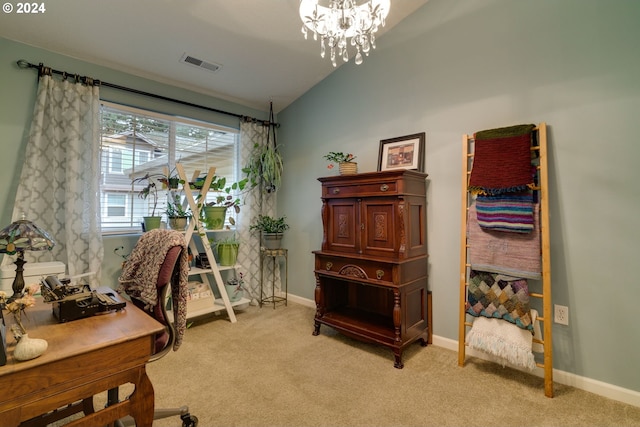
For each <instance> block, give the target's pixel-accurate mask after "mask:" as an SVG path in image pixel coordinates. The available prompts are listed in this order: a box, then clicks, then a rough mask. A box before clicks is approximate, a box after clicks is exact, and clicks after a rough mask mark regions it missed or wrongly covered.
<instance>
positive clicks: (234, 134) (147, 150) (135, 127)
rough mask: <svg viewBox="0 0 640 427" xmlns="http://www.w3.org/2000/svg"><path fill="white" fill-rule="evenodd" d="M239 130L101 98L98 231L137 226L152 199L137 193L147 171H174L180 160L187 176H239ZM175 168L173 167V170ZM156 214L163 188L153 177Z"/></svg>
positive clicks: (135, 228) (162, 201)
mask: <svg viewBox="0 0 640 427" xmlns="http://www.w3.org/2000/svg"><path fill="white" fill-rule="evenodd" d="M239 139H240V137H239V133H238V131H237V130H236V129H230V128H226V127H223V126H218V125H215V124H211V123H205V122H201V121H196V120H192V119H187V118H180V117H172V116H167V115H162V114H157V113H153V112H149V111H144V110H140V109H135V108H130V107H125V106H121V105H117V104H112V103H107V102H103V103H102V105H101V134H100V143H101V153H102V154H101V164H102V168H101V173H102V176H101V190H100V191H101V199H100V203H101V222H102V231H103V232H108V231H140V230H141V228H140V223H141V222H142V217H143V216H148V215H151V211H152V210H153V203H152V201H151V200H150V199H142V198H140V197H138V193H139V191H140V189H141V188H142V187H143V185H140V184H136V185H134V184H132V181H133V180H134V179H135V178H138V177H142V176H144V175H146V174H150V175H153V174H164V173H166V171H173V170H174V167H175V162H176V161H179V162H180V163H181V164H182V165H183V166H184V169H185V173H187V175H188V176H187V178H188V179H191V178H192V176H191V174H193V173H194V172H195V171H196V170H199V171H200V172H201V175H205V174H206V173H207V171H208V170H209V167H211V166H215V168H216V175H218V176H224V177H226V178H227V181H228V182H235V181H237V180H238V174H239V170H240V168H239V167H238V152H239ZM176 174H177V173H176ZM158 196H159V197H158V204H157V206H156V208H155V214H156V215H164V212H165V207H166V200H167V194H166V191H164V190H163V189H162V186H161V184H159V183H158Z"/></svg>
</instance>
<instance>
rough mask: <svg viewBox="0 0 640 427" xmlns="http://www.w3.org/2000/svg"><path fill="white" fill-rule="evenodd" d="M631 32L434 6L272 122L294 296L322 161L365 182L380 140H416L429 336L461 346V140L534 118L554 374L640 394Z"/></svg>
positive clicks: (590, 16)
mask: <svg viewBox="0 0 640 427" xmlns="http://www.w3.org/2000/svg"><path fill="white" fill-rule="evenodd" d="M391 13H393V5H392V8H391ZM638 22H640V2H638V1H636V0H609V1H605V0H535V1H534V0H520V1H514V0H465V1H451V0H430V1H429V2H428V3H426V4H425V6H423V7H422V8H421V9H420V10H418V11H417V12H416V13H415V14H413V15H412V16H410V17H408V18H407V19H405V20H404V21H403V22H402V23H400V24H399V25H398V26H397V27H395V28H394V29H393V30H392V31H391V32H390V33H388V34H386V35H384V36H382V37H380V38H379V39H378V43H377V44H378V47H377V49H376V50H375V51H373V53H372V54H371V55H370V56H369V57H367V58H365V60H364V63H363V64H362V65H359V66H356V65H354V64H353V63H349V64H346V65H344V66H342V67H340V68H339V69H338V70H337V71H336V72H335V73H333V74H332V75H331V76H329V77H328V78H327V79H325V80H324V81H322V82H321V83H320V84H318V85H317V86H316V87H314V88H313V89H311V90H310V91H308V92H307V93H306V94H305V95H304V96H302V97H301V98H299V99H298V100H297V101H296V102H295V103H293V104H292V105H290V106H289V107H288V108H286V109H285V110H284V111H282V112H281V113H280V114H279V121H280V122H281V123H283V126H282V127H281V129H280V131H279V142H280V143H281V144H282V146H283V149H284V158H285V162H286V169H287V170H286V173H287V175H286V176H287V177H290V178H289V179H286V181H285V185H283V188H282V191H281V192H280V193H279V199H278V202H279V209H278V210H279V213H280V214H286V215H287V217H288V218H289V219H290V222H291V231H290V232H289V233H288V234H287V236H286V239H287V241H286V246H287V247H289V248H295V251H290V252H289V265H290V266H289V276H290V278H294V280H291V279H290V281H289V289H290V292H291V293H293V294H295V295H298V296H302V297H305V298H308V299H310V300H313V290H314V286H315V281H314V276H313V273H312V272H313V257H312V255H311V251H313V250H316V249H319V247H320V243H321V237H322V236H321V233H322V227H321V223H320V206H321V202H320V184H319V182H318V181H317V180H316V178H317V177H319V176H323V175H328V174H331V173H335V172H330V171H328V170H327V169H326V162H325V161H324V160H323V158H322V156H323V155H324V154H326V153H327V152H329V151H349V152H352V153H354V154H356V155H357V156H358V162H359V170H360V171H361V172H366V171H374V170H376V167H377V161H378V149H379V141H380V140H381V139H387V138H392V137H396V136H401V135H408V134H412V133H416V132H422V131H424V132H426V150H425V151H426V168H425V169H426V172H427V173H428V174H429V178H430V184H429V190H428V209H427V224H428V236H429V237H428V245H429V274H430V278H429V286H430V289H431V290H432V291H433V304H434V313H433V315H434V325H433V327H434V333H435V334H436V335H437V336H439V337H442V338H444V339H450V340H456V341H457V339H458V335H457V328H458V298H459V290H458V286H459V239H460V210H461V205H460V203H461V196H460V194H461V183H462V178H461V176H462V175H461V174H462V171H461V155H462V143H461V139H462V135H463V134H465V133H473V132H475V131H478V130H483V129H489V128H494V127H501V126H509V125H513V124H520V123H539V122H546V123H547V125H548V126H549V128H548V131H549V141H548V142H549V148H550V159H549V167H550V177H549V178H550V184H551V185H550V197H551V200H550V209H551V230H550V231H551V236H552V237H551V256H552V274H551V276H552V286H553V293H552V294H553V302H554V303H557V304H562V305H567V306H568V307H569V318H570V319H569V320H570V324H569V326H568V327H567V326H561V325H554V327H553V350H554V361H555V363H554V367H555V368H557V369H560V370H563V371H565V372H569V373H574V374H577V375H579V376H584V377H587V378H591V379H594V380H598V381H602V382H605V383H610V384H614V385H617V386H620V387H623V388H627V389H631V390H636V391H640V370H639V369H638V368H637V360H638V355H639V354H640V332H639V331H640V329H638V328H637V326H636V325H634V324H633V322H634V320H633V319H634V313H636V312H637V310H636V308H635V306H636V304H637V303H638V301H640V286H638V283H637V280H636V271H635V267H636V266H637V265H638V261H639V260H640V250H639V249H638V242H640V226H638V220H637V218H638V211H639V208H640V191H639V190H638V182H640V168H638V167H637V163H638V161H639V159H640V144H638V143H637V141H636V137H637V134H638V128H637V127H636V126H637V123H638V114H639V112H640V83H639V80H638V78H639V76H640V55H638V47H637V42H638V40H640V26H639V25H638ZM320 60H321V59H320V58H318V61H320ZM291 177H295V179H291ZM452 363H454V362H453V361H452Z"/></svg>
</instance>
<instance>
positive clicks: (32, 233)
mask: <svg viewBox="0 0 640 427" xmlns="http://www.w3.org/2000/svg"><path fill="white" fill-rule="evenodd" d="M55 244H56V242H55V240H53V237H51V236H50V235H49V233H47V232H46V231H44V230H43V229H41V228H40V227H38V226H37V225H36V224H34V223H33V222H31V221H29V220H27V219H25V218H24V215H23V217H22V219H20V220H18V221H15V222H12V223H11V224H9V225H8V226H6V227H5V228H3V229H2V231H0V253H6V254H9V255H14V254H15V253H16V252H24V251H44V250H51V249H53V247H54V246H55Z"/></svg>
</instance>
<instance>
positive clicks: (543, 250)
mask: <svg viewBox="0 0 640 427" xmlns="http://www.w3.org/2000/svg"><path fill="white" fill-rule="evenodd" d="M524 126H526V125H522V126H514V127H510V128H500V129H493V130H490V131H484V132H486V133H480V132H479V133H477V134H476V135H466V134H465V135H463V136H462V209H461V211H462V212H461V237H460V318H459V338H458V365H459V366H464V364H465V357H466V354H465V353H466V347H468V346H470V341H471V339H470V338H469V336H470V335H472V334H471V333H470V332H472V331H473V329H474V322H475V321H476V320H478V319H482V320H480V321H479V322H478V324H477V326H476V327H477V328H478V330H479V331H480V329H479V328H480V325H481V324H482V325H484V326H482V327H483V328H487V325H491V326H489V327H490V328H495V329H500V328H503V327H506V328H510V331H511V332H510V333H513V329H515V330H516V332H517V333H519V336H525V337H526V336H528V334H531V336H532V338H529V340H530V342H531V343H532V345H533V346H534V347H537V348H541V349H542V351H541V353H543V357H542V362H537V361H535V360H534V358H533V355H532V354H529V355H528V357H529V360H530V365H531V366H530V368H531V367H533V368H535V367H538V368H541V369H543V372H544V392H545V396H547V397H553V350H552V339H551V327H552V324H551V321H552V306H551V263H550V244H549V193H548V189H549V183H548V176H547V127H546V124H545V123H540V124H538V125H537V126H534V125H530V127H528V128H527V129H528V130H529V132H530V134H527V135H530V136H528V138H529V140H530V143H529V144H527V147H528V148H524V150H525V151H526V152H525V153H524V154H522V150H521V153H520V154H516V156H520V159H521V160H522V156H521V155H524V156H526V155H528V156H529V158H528V159H529V160H526V158H525V161H530V162H531V165H532V166H531V169H530V170H531V172H532V175H533V181H532V184H528V186H527V188H528V189H529V190H531V191H532V192H533V193H532V194H533V197H532V199H531V200H533V203H532V206H531V220H530V221H528V219H525V220H522V221H520V220H518V221H514V222H515V224H514V223H512V222H511V221H512V219H509V220H507V221H506V222H505V220H504V218H503V217H502V215H501V214H500V213H496V212H495V209H496V208H495V207H494V205H489V206H487V205H483V204H482V203H484V201H485V200H486V199H487V197H485V198H481V197H480V198H478V199H477V200H476V196H477V194H478V193H480V194H485V195H486V194H489V195H490V196H496V195H497V194H498V193H500V191H498V192H497V193H492V192H491V190H489V193H487V192H486V188H485V189H480V190H479V189H478V188H479V187H478V186H477V182H473V179H472V171H473V167H474V160H476V162H477V164H478V166H477V168H478V169H477V170H476V171H474V173H475V174H476V175H475V177H477V175H478V173H479V170H480V168H485V169H484V170H485V172H486V175H485V176H489V175H491V174H492V173H493V172H491V170H490V168H489V169H487V168H486V167H487V164H485V163H484V159H485V158H486V151H485V150H486V148H485V147H487V146H488V145H484V146H482V147H483V148H482V150H478V151H477V150H476V148H477V147H476V139H475V138H477V139H478V140H480V136H479V135H481V134H482V135H485V137H484V138H483V141H482V143H483V144H486V143H487V142H491V143H494V142H496V143H503V142H504V141H505V138H504V137H502V135H500V132H501V131H512V130H513V129H514V128H521V127H522V128H523V129H524ZM518 130H519V129H518ZM496 131H497V133H498V136H496V134H495V133H493V132H496ZM489 135H490V136H489ZM478 147H480V145H478ZM490 147H491V149H493V150H495V151H494V156H495V158H494V160H495V159H498V164H499V165H503V164H505V163H509V162H511V160H512V159H511V158H510V157H509V158H505V157H504V156H510V154H506V153H505V150H504V149H499V148H497V146H496V145H491V146H490ZM476 154H477V157H478V158H477V159H476V158H475V157H476ZM501 156H502V157H501ZM480 159H482V162H481V161H480ZM489 166H491V165H489ZM493 166H495V165H493ZM525 166H526V165H525ZM497 175H498V177H497V181H500V179H501V178H503V177H501V176H499V175H500V173H498V174H497ZM493 178H495V177H492V179H493ZM476 181H477V180H476ZM503 184H504V183H503ZM497 186H498V187H499V186H500V183H499V182H498V184H497ZM516 187H517V186H516ZM505 191H515V192H517V191H518V190H514V189H510V190H505ZM525 193H526V190H525ZM489 198H490V197H489ZM481 199H482V201H481ZM493 200H495V199H493ZM490 203H495V202H493V201H492V202H490ZM509 203H511V201H509ZM525 204H526V203H525ZM503 207H504V206H503V205H500V207H499V208H498V209H501V208H503ZM509 209H511V207H510V208H509ZM478 210H482V214H481V215H478V214H477V211H478ZM471 215H473V216H471ZM525 216H526V215H525ZM481 227H482V229H481ZM474 233H479V234H480V235H483V234H486V235H490V236H491V237H489V238H490V239H493V240H492V241H491V242H485V241H482V242H480V241H479V239H477V238H474V237H473V236H474ZM527 233H529V234H527ZM536 233H537V234H536ZM476 235H477V234H476ZM470 236H471V237H470ZM521 236H529V237H521ZM509 239H511V240H509ZM518 239H521V240H527V239H528V240H529V241H533V240H536V241H535V245H533V246H532V247H535V248H538V246H539V254H538V253H537V250H536V251H535V252H534V253H533V254H532V255H531V254H530V255H529V256H530V259H528V260H527V263H526V265H527V267H528V266H531V265H533V266H535V268H533V269H531V270H537V271H527V268H523V270H525V271H520V270H518V269H515V270H513V269H511V270H510V269H509V268H511V267H509V268H507V267H505V269H504V270H502V269H501V268H502V267H498V268H497V269H493V270H492V269H491V268H489V271H491V272H492V273H485V272H482V273H479V272H478V271H476V270H483V269H482V268H478V267H483V266H485V265H487V264H491V261H486V260H487V259H491V260H495V259H496V257H494V256H493V255H495V254H496V253H497V252H499V251H500V250H504V248H505V247H509V248H511V247H514V246H515V245H516V244H518V242H516V243H513V241H514V240H516V241H517V240H518ZM474 242H475V243H476V245H477V246H476V247H472V245H473V244H474ZM480 243H481V244H480ZM479 246H481V248H479ZM493 248H496V249H495V250H494V249H493ZM474 249H475V255H474V254H473V253H472V252H473V250H474ZM480 250H482V251H485V252H490V254H489V256H488V257H487V258H486V259H481V257H479V256H478V255H477V254H478V253H479V252H478V251H480ZM509 250H510V249H509ZM472 259H473V262H472ZM485 261H486V262H485ZM498 263H499V262H494V264H496V265H497V264H498ZM472 265H475V266H476V268H475V269H474V268H472ZM491 267H493V265H491ZM510 273H511V274H510ZM481 274H485V275H487V276H486V280H484V279H485V277H483V276H481ZM489 274H491V276H489ZM500 274H502V275H500ZM507 276H508V277H507ZM508 278H524V279H520V280H521V281H523V282H522V283H524V284H525V286H524V287H522V288H519V287H518V286H519V285H518V284H517V283H520V282H517V281H515V280H514V282H513V283H514V285H513V287H509V289H508V290H509V292H510V291H511V290H513V291H515V290H518V289H525V291H524V293H525V296H524V298H523V299H524V300H525V301H526V303H527V304H528V302H529V298H531V300H532V306H533V305H534V302H535V301H534V300H538V301H541V304H536V305H537V306H540V305H541V307H542V313H541V314H539V315H538V316H537V319H531V318H530V317H529V315H530V312H529V310H527V311H526V314H525V315H523V316H521V317H519V315H518V313H515V314H514V315H513V316H512V315H511V313H509V312H508V310H503V311H502V312H500V311H499V310H495V311H493V309H494V308H495V306H494V305H492V304H488V306H483V304H485V305H487V299H484V296H485V294H483V299H482V302H480V299H478V300H476V299H475V296H476V295H474V292H476V291H478V292H480V291H479V290H481V291H482V292H487V294H486V295H490V294H491V290H493V289H495V290H497V292H498V294H500V292H501V290H500V288H501V287H502V286H504V285H505V280H507V281H508ZM529 279H534V283H531V286H526V284H527V283H528V282H527V281H529ZM494 280H495V282H494ZM498 281H500V282H498ZM492 283H493V285H495V286H497V287H494V286H491V285H492ZM498 285H499V286H498ZM508 286H511V284H509V285H508ZM470 287H471V290H470ZM505 294H507V293H505ZM508 294H509V295H513V294H511V293H508ZM527 294H528V296H527ZM491 295H492V296H493V297H495V294H491ZM487 298H491V296H489V297H487ZM502 298H503V299H502V301H504V298H506V297H504V296H502ZM507 304H509V303H506V304H505V306H507ZM525 307H526V305H525ZM494 317H499V318H500V319H504V320H498V319H494ZM507 321H508V322H507ZM489 322H493V323H489ZM539 324H542V326H543V327H542V329H541V331H540V328H539V327H538V325H539ZM503 325H506V326H503ZM534 325H535V327H536V328H535V330H536V334H533V331H534ZM482 331H483V332H484V331H487V329H484V330H482ZM489 332H491V333H493V331H489ZM540 332H541V336H540V335H539V334H540ZM479 333H480V332H479ZM496 333H497V332H496ZM471 347H473V346H472V345H471ZM507 350H508V349H507ZM520 366H525V365H520Z"/></svg>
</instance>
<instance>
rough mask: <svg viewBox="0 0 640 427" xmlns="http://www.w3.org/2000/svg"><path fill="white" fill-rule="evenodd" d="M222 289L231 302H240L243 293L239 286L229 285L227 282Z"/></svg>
mask: <svg viewBox="0 0 640 427" xmlns="http://www.w3.org/2000/svg"><path fill="white" fill-rule="evenodd" d="M224 289H225V291H227V296H228V297H229V301H231V302H236V301H240V298H242V295H243V293H244V292H243V291H242V289H240V286H239V285H237V284H236V285H230V284H229V283H228V282H227V283H225V284H224Z"/></svg>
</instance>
